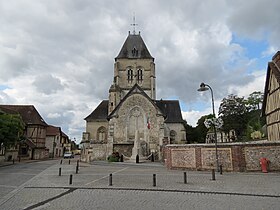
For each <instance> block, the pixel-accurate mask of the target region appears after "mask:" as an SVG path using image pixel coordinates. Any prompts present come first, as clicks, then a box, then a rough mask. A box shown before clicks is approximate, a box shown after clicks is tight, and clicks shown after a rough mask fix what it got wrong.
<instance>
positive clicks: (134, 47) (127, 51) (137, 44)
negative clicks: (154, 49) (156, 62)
mask: <svg viewBox="0 0 280 210" xmlns="http://www.w3.org/2000/svg"><path fill="white" fill-rule="evenodd" d="M117 58H151V59H154V58H153V57H152V56H151V54H150V52H149V50H148V48H147V47H146V45H145V43H144V41H143V39H142V37H141V36H140V34H129V35H128V37H127V38H126V40H125V42H124V44H123V46H122V49H121V51H120V52H119V55H118V56H117V57H116V58H115V59H117Z"/></svg>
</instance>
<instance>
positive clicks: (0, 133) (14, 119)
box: [0, 114, 24, 147]
mask: <svg viewBox="0 0 280 210" xmlns="http://www.w3.org/2000/svg"><path fill="white" fill-rule="evenodd" d="M23 130H24V123H23V121H22V118H21V116H20V115H18V114H0V143H3V144H4V146H5V147H10V146H12V145H15V143H16V142H17V141H18V140H20V139H21V138H22V135H23Z"/></svg>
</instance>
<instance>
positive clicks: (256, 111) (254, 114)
mask: <svg viewBox="0 0 280 210" xmlns="http://www.w3.org/2000/svg"><path fill="white" fill-rule="evenodd" d="M263 98H264V94H263V93H262V92H260V91H258V92H257V91H255V92H253V93H251V94H250V95H249V97H248V98H247V99H246V100H245V104H246V107H247V110H248V113H247V119H248V123H247V130H246V136H247V138H248V139H251V134H252V133H253V132H257V131H260V132H261V130H262V127H263V126H264V125H265V118H264V117H263V118H261V109H260V104H261V103H262V102H263Z"/></svg>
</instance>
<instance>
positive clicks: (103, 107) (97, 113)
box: [85, 100, 109, 121]
mask: <svg viewBox="0 0 280 210" xmlns="http://www.w3.org/2000/svg"><path fill="white" fill-rule="evenodd" d="M108 103H109V101H108V100H103V101H101V103H100V104H99V105H98V106H97V107H96V109H95V110H93V112H92V113H91V114H90V115H89V116H87V117H86V118H85V120H86V121H90V120H107V117H108Z"/></svg>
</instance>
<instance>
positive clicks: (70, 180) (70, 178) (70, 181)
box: [69, 174, 73, 184]
mask: <svg viewBox="0 0 280 210" xmlns="http://www.w3.org/2000/svg"><path fill="white" fill-rule="evenodd" d="M72 179H73V175H72V174H70V177H69V184H72Z"/></svg>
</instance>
